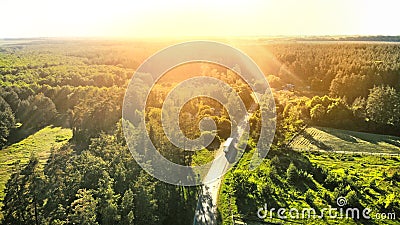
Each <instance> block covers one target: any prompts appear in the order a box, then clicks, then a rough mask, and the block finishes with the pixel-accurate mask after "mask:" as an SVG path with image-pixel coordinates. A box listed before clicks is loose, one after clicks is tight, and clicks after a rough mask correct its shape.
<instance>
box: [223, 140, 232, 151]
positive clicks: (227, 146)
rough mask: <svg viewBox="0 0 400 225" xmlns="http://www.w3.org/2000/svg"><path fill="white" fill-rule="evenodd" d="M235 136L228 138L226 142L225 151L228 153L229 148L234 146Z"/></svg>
mask: <svg viewBox="0 0 400 225" xmlns="http://www.w3.org/2000/svg"><path fill="white" fill-rule="evenodd" d="M232 142H233V138H228V139H226V141H225V143H224V145H223V146H224V152H225V153H227V152H229V150H230V149H231V148H232V145H233V143H232Z"/></svg>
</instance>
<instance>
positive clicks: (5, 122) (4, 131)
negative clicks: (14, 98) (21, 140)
mask: <svg viewBox="0 0 400 225" xmlns="http://www.w3.org/2000/svg"><path fill="white" fill-rule="evenodd" d="M14 123H15V118H14V114H13V112H12V110H11V107H10V106H9V105H8V104H7V102H6V101H5V100H4V99H3V98H2V97H0V148H2V147H3V146H4V145H5V144H6V143H7V138H8V136H9V135H10V130H11V128H12V127H13V126H14Z"/></svg>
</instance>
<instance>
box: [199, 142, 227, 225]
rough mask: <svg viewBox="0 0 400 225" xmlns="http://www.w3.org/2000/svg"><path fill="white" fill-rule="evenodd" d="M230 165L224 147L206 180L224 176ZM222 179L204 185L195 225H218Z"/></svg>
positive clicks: (218, 153) (219, 151)
mask: <svg viewBox="0 0 400 225" xmlns="http://www.w3.org/2000/svg"><path fill="white" fill-rule="evenodd" d="M228 165H229V161H228V159H227V157H225V153H224V151H223V147H221V148H219V150H218V152H217V156H216V160H215V161H214V162H213V164H212V165H211V167H210V169H209V171H208V173H207V176H206V178H205V180H208V179H209V178H211V177H219V176H220V175H221V174H224V173H225V172H226V170H227V169H228ZM221 178H222V177H221ZM221 178H218V179H216V180H214V181H212V182H211V183H207V184H204V185H202V188H201V194H200V196H199V201H198V203H197V209H196V212H195V216H194V220H193V224H195V225H197V224H207V225H214V224H217V217H216V215H217V200H218V191H219V187H220V185H221Z"/></svg>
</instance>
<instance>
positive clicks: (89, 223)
mask: <svg viewBox="0 0 400 225" xmlns="http://www.w3.org/2000/svg"><path fill="white" fill-rule="evenodd" d="M76 197H77V199H76V200H75V201H74V202H73V203H72V204H71V208H72V214H71V215H70V220H71V222H72V223H73V224H80V225H96V224H98V223H97V221H96V205H97V200H96V199H95V198H94V197H93V194H92V191H91V190H86V189H79V190H78V193H77V194H76Z"/></svg>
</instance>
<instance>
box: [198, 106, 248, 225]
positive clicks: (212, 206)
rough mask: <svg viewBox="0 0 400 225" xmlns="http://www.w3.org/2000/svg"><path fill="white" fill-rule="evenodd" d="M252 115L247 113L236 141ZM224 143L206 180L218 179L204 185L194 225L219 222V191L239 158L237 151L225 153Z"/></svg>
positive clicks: (237, 131)
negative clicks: (230, 167)
mask: <svg viewBox="0 0 400 225" xmlns="http://www.w3.org/2000/svg"><path fill="white" fill-rule="evenodd" d="M251 115H252V114H250V113H247V114H246V116H245V117H244V118H243V120H242V121H241V122H240V123H239V124H238V126H237V130H236V132H234V133H233V134H232V137H233V138H234V140H235V141H236V140H238V139H239V138H240V137H241V136H242V135H243V133H244V131H245V130H246V129H245V128H244V126H246V121H248V119H249V118H250V117H251ZM223 149H224V147H223V143H221V146H220V148H219V149H218V150H217V152H216V155H215V160H214V162H213V163H212V165H211V167H210V169H209V170H208V173H207V175H206V177H205V179H204V180H212V178H214V177H218V179H216V180H213V181H211V182H210V183H206V184H203V185H202V188H201V193H200V196H199V200H198V203H197V208H196V211H195V216H194V219H193V225H203V224H204V225H214V224H218V223H217V222H218V221H217V216H216V215H217V201H218V191H219V188H220V186H221V179H222V175H223V174H225V172H226V171H227V170H228V169H229V165H230V163H232V162H233V161H234V159H235V158H236V157H237V154H238V152H237V150H236V149H232V150H230V151H229V152H227V153H225V152H224V151H223Z"/></svg>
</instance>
